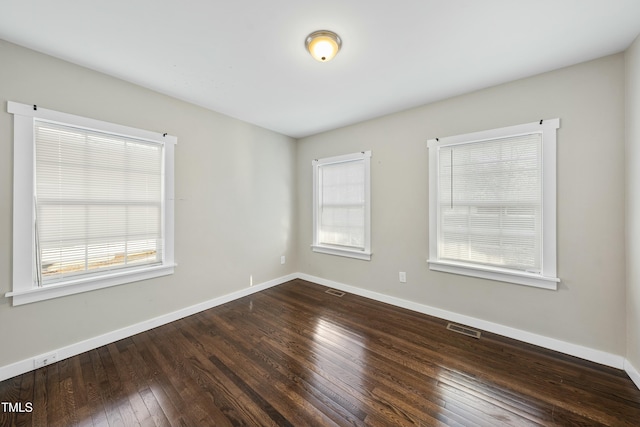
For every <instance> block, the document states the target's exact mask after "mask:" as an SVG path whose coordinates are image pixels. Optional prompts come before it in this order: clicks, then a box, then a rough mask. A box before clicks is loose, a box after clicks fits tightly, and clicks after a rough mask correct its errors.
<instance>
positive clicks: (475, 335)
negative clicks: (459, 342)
mask: <svg viewBox="0 0 640 427" xmlns="http://www.w3.org/2000/svg"><path fill="white" fill-rule="evenodd" d="M447 329H448V330H450V331H453V332H457V333H459V334H462V335H466V336H469V337H473V338H480V331H476V330H475V329H471V328H467V327H466V326H460V325H456V324H455V323H449V324H448V325H447Z"/></svg>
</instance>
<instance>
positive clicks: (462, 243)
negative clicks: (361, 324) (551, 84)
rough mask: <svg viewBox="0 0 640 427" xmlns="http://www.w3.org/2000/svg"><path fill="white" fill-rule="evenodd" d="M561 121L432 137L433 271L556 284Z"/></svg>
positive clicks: (430, 144) (430, 158)
mask: <svg viewBox="0 0 640 427" xmlns="http://www.w3.org/2000/svg"><path fill="white" fill-rule="evenodd" d="M558 127H559V120H558V119H554V120H544V121H540V122H535V123H530V124H525V125H519V126H512V127H508V128H501V129H494V130H490V131H485V132H477V133H472V134H466V135H459V136H455V137H449V138H441V139H435V140H430V141H429V191H430V201H429V213H430V222H429V235H430V245H429V266H430V268H431V269H432V270H438V271H445V272H450V273H458V274H464V275H469V276H477V277H483V278H488V279H494V280H501V281H506V282H512V283H518V284H523V285H531V286H538V287H544V288H550V289H556V288H557V282H558V281H559V279H557V277H556V248H555V246H556V237H555V234H556V226H555V223H556V220H555V217H556V212H555V206H556V200H555V198H556V188H555V186H556V183H555V182H556V178H555V174H556V171H555V169H556V159H555V155H556V154H555V153H556V129H557V128H558Z"/></svg>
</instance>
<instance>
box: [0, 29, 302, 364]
mask: <svg viewBox="0 0 640 427" xmlns="http://www.w3.org/2000/svg"><path fill="white" fill-rule="evenodd" d="M0 64H2V66H1V67H0V105H1V108H0V177H1V178H0V200H2V201H3V202H2V203H0V295H4V294H5V293H6V292H8V291H9V290H11V277H12V276H11V275H12V267H11V259H12V258H11V257H12V256H11V243H12V203H11V200H12V197H13V196H12V194H13V188H12V185H13V175H12V172H13V161H12V159H13V121H12V115H10V114H8V113H7V112H6V103H7V101H17V102H22V103H26V104H38V105H40V106H41V107H44V108H49V109H53V110H58V111H63V112H67V113H72V114H77V115H81V116H86V117H91V118H95V119H99V120H104V121H109V122H114V123H119V124H123V125H128V126H134V127H139V128H142V129H148V130H152V131H157V132H168V133H170V134H172V135H176V136H177V137H178V145H177V146H176V155H175V159H176V160H175V171H176V174H175V183H176V189H175V196H176V204H175V208H176V214H175V217H176V221H175V236H176V237H175V241H176V246H175V253H176V261H177V263H178V267H177V268H176V273H175V274H174V275H172V276H168V277H163V278H160V279H154V280H148V281H143V282H137V283H131V284H126V285H122V286H116V287H113V288H108V289H103V290H99V291H94V292H87V293H82V294H78V295H73V296H68V297H63V298H58V299H54V300H49V301H44V302H37V303H33V304H28V305H24V306H19V307H12V306H11V305H10V299H7V298H4V297H0V325H2V326H1V327H0V343H1V344H0V346H1V350H0V366H4V365H7V364H10V363H12V362H15V361H18V360H22V359H26V358H29V357H31V356H34V355H37V354H40V353H43V352H45V351H50V350H53V349H57V348H60V347H63V346H66V345H69V344H73V343H76V342H79V341H81V340H84V339H87V338H91V337H94V336H98V335H101V334H103V333H106V332H110V331H114V330H117V329H119V328H123V327H126V326H129V325H132V324H135V323H138V322H141V321H144V320H146V319H150V318H153V317H156V316H159V315H163V314H166V313H170V312H172V311H176V310H178V309H180V308H183V307H187V306H190V305H194V304H196V303H199V302H203V301H206V300H209V299H212V298H215V297H219V296H222V295H225V294H228V293H231V292H234V291H238V290H241V289H244V288H247V287H248V286H249V276H250V275H253V282H254V284H258V283H261V282H265V281H268V280H271V279H275V278H278V277H281V276H284V275H286V274H289V273H292V272H294V271H296V268H295V266H296V260H295V257H296V253H297V251H296V248H295V243H296V242H295V239H294V236H295V230H294V228H293V227H294V225H295V224H296V219H295V214H296V208H295V204H294V200H293V198H294V197H295V182H296V181H295V179H294V173H295V161H296V159H295V152H296V145H295V140H293V139H291V138H288V137H285V136H282V135H279V134H277V133H274V132H270V131H267V130H264V129H261V128H258V127H256V126H252V125H249V124H247V123H243V122H241V121H238V120H235V119H231V118H229V117H226V116H223V115H221V114H217V113H214V112H211V111H208V110H205V109H203V108H199V107H196V106H194V105H191V104H188V103H185V102H181V101H178V100H175V99H173V98H170V97H167V96H163V95H160V94H158V93H155V92H152V91H149V90H146V89H143V88H141V87H139V86H135V85H132V84H128V83H125V82H123V81H121V80H118V79H115V78H112V77H108V76H105V75H103V74H100V73H97V72H94V71H91V70H88V69H85V68H82V67H78V66H75V65H72V64H70V63H67V62H64V61H61V60H57V59H54V58H51V57H48V56H45V55H42V54H39V53H36V52H33V51H30V50H27V49H24V48H22V47H18V46H16V45H13V44H10V43H7V42H4V41H0ZM281 255H285V256H286V257H287V263H286V264H285V265H281V264H280V256H281Z"/></svg>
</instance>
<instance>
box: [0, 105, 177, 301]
mask: <svg viewBox="0 0 640 427" xmlns="http://www.w3.org/2000/svg"><path fill="white" fill-rule="evenodd" d="M7 111H8V112H9V113H11V114H13V117H14V120H13V123H14V129H13V132H14V134H13V135H14V144H13V146H14V160H13V287H12V291H11V292H8V293H6V294H5V297H7V298H13V305H14V306H15V305H22V304H28V303H32V302H36V301H42V300H47V299H51V298H57V297H61V296H65V295H72V294H77V293H80V292H87V291H92V290H95V289H101V288H106V287H110V286H116V285H121V284H125V283H130V282H135V281H140V280H146V279H150V278H153V277H159V276H165V275H169V274H173V272H174V267H175V265H176V264H175V262H174V160H173V159H174V145H175V144H177V142H178V139H177V138H176V137H175V136H171V135H166V134H161V133H156V132H150V131H146V130H141V129H136V128H132V127H128V126H123V125H118V124H113V123H108V122H104V121H101V120H95V119H90V118H86V117H81V116H76V115H73V114H67V113H62V112H58V111H53V110H47V109H45V108H41V107H37V108H36V107H35V106H33V105H26V104H20V103H17V102H11V101H9V102H8V104H7ZM35 119H41V120H48V121H52V122H58V123H61V124H67V125H72V126H79V127H82V128H86V129H90V130H95V131H102V132H109V133H112V134H117V135H121V136H129V137H135V138H140V139H144V140H148V141H153V142H157V143H161V144H163V145H164V155H165V170H164V172H165V182H164V191H165V203H164V206H163V207H164V218H165V223H164V227H165V228H164V237H165V245H166V246H165V252H164V254H163V255H164V259H163V262H162V264H161V265H154V266H149V267H140V268H137V269H128V270H126V271H116V272H111V273H106V274H101V275H99V276H98V277H84V278H75V279H71V280H68V281H64V282H61V283H57V284H55V285H47V286H42V287H38V286H37V285H36V280H35V277H34V268H33V265H34V259H35V245H34V242H35V239H34V227H33V221H34V210H35V206H34V197H33V196H34V188H35V179H34V175H35V166H34V164H35V156H34V120H35Z"/></svg>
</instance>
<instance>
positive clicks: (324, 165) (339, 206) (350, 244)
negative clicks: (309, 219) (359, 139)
mask: <svg viewBox="0 0 640 427" xmlns="http://www.w3.org/2000/svg"><path fill="white" fill-rule="evenodd" d="M312 166H313V244H312V246H311V247H312V249H313V251H314V252H321V253H326V254H331V255H339V256H345V257H351V258H357V259H362V260H367V261H368V260H370V259H371V190H370V177H371V152H370V151H364V152H361V153H354V154H347V155H344V156H336V157H330V158H324V159H318V160H314V161H313V162H312Z"/></svg>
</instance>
